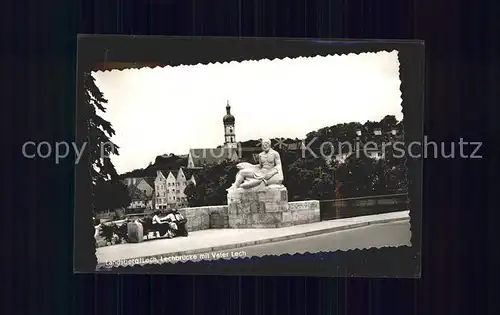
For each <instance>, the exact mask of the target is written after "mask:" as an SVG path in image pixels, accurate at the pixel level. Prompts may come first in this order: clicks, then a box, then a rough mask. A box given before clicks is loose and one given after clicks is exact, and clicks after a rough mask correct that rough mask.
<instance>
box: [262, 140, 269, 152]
mask: <svg viewBox="0 0 500 315" xmlns="http://www.w3.org/2000/svg"><path fill="white" fill-rule="evenodd" d="M269 149H271V140H269V139H264V140H262V150H264V151H265V152H268V151H269Z"/></svg>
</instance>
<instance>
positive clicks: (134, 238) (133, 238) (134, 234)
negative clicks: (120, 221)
mask: <svg viewBox="0 0 500 315" xmlns="http://www.w3.org/2000/svg"><path fill="white" fill-rule="evenodd" d="M127 235H128V239H129V242H130V243H140V242H142V240H143V239H144V232H143V227H142V224H141V223H139V222H130V223H128V224H127Z"/></svg>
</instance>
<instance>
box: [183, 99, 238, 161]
mask: <svg viewBox="0 0 500 315" xmlns="http://www.w3.org/2000/svg"><path fill="white" fill-rule="evenodd" d="M235 121H236V120H235V118H234V116H233V115H232V114H231V106H230V105H229V101H228V102H227V105H226V115H224V117H223V118H222V123H223V126H224V145H223V146H222V147H219V148H201V149H190V150H189V154H188V162H187V168H189V169H197V168H203V167H204V166H206V165H213V164H218V163H221V162H223V161H226V160H230V161H238V160H239V159H240V157H239V155H238V143H237V142H236V131H235Z"/></svg>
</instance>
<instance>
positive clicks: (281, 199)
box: [227, 185, 289, 228]
mask: <svg viewBox="0 0 500 315" xmlns="http://www.w3.org/2000/svg"><path fill="white" fill-rule="evenodd" d="M227 204H228V225H229V227H230V228H276V227H281V226H282V223H283V213H287V212H289V205H288V190H287V189H286V187H285V186H283V185H279V186H273V187H258V188H255V189H248V190H247V189H237V190H233V191H229V192H228V195H227Z"/></svg>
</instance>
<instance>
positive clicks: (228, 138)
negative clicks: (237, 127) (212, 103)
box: [222, 101, 237, 148]
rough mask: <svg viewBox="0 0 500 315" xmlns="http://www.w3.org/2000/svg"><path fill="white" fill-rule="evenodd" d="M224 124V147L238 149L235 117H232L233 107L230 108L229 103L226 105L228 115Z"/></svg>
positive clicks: (225, 116)
mask: <svg viewBox="0 0 500 315" xmlns="http://www.w3.org/2000/svg"><path fill="white" fill-rule="evenodd" d="M222 121H223V122H224V146H225V147H226V148H236V147H237V144H236V135H235V131H234V116H233V115H231V106H229V101H227V105H226V115H224V118H223V119H222Z"/></svg>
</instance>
